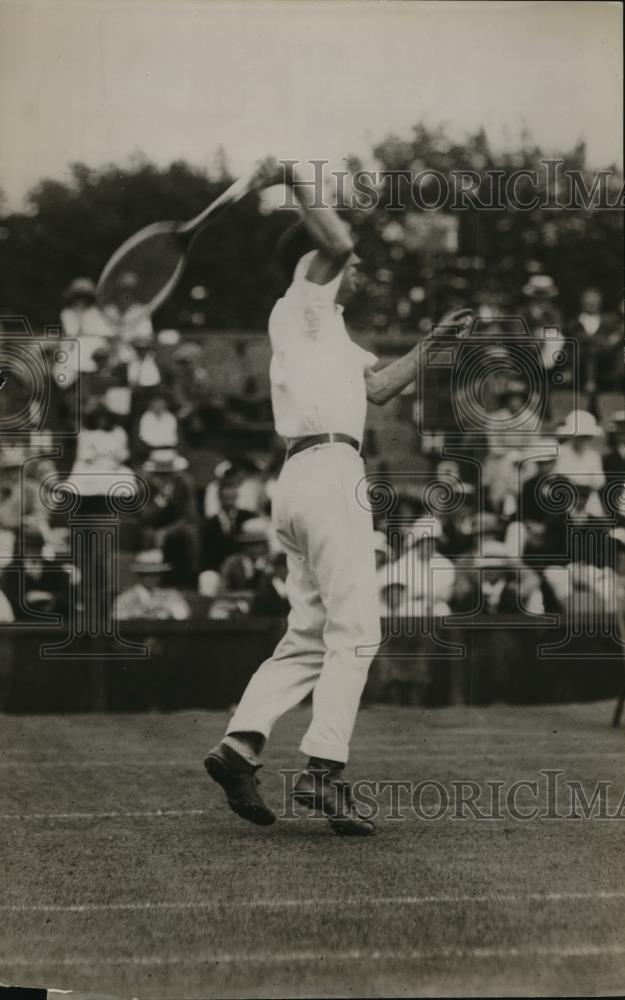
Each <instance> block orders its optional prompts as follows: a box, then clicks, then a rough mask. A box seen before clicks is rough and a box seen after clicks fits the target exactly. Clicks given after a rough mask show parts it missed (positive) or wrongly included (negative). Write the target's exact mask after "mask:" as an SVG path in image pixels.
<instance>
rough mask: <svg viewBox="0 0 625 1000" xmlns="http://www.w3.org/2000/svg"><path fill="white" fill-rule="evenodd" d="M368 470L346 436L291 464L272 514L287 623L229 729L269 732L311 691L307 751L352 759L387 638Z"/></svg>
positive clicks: (304, 744) (308, 451) (309, 451)
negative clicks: (372, 674)
mask: <svg viewBox="0 0 625 1000" xmlns="http://www.w3.org/2000/svg"><path fill="white" fill-rule="evenodd" d="M364 472H365V470H364V464H363V461H362V459H361V457H360V456H359V455H358V453H357V452H356V451H355V450H354V449H353V448H351V447H350V446H349V445H348V444H340V443H331V444H323V445H317V446H315V447H313V448H308V449H306V450H305V451H302V452H299V453H298V454H297V455H294V456H293V457H292V458H290V459H288V461H286V462H285V464H284V467H283V469H282V471H281V473H280V477H279V479H278V482H277V484H276V488H275V492H274V496H273V502H272V519H273V522H274V526H275V528H276V532H277V534H278V538H279V540H280V542H281V544H282V545H283V546H284V548H285V550H286V554H287V565H288V577H287V591H288V596H289V601H290V604H291V613H290V615H289V620H288V630H287V632H286V634H285V636H284V638H283V639H282V640H281V641H280V642H279V643H278V645H277V647H276V649H275V651H274V654H273V656H272V657H271V658H270V659H268V660H265V662H264V663H263V664H262V665H261V666H260V667H259V668H258V670H257V671H256V673H255V674H254V676H253V677H252V679H251V680H250V682H249V684H248V686H247V688H246V690H245V693H244V695H243V698H242V699H241V702H240V704H239V706H238V708H237V710H236V712H235V714H234V716H233V717H232V719H231V721H230V724H229V726H228V733H236V732H259V733H262V734H263V735H264V736H265V737H268V736H269V734H270V733H271V730H272V727H273V725H274V723H275V722H276V720H277V719H278V718H279V717H280V716H281V715H282V714H283V713H284V712H286V711H287V710H288V709H289V708H292V707H293V706H294V705H297V704H299V702H300V701H302V699H303V698H305V697H306V695H307V694H309V693H310V691H312V692H313V706H312V721H311V724H310V726H309V728H308V731H307V732H306V734H305V736H304V738H303V739H302V742H301V744H300V750H302V751H303V752H304V753H306V754H308V755H313V756H315V757H324V758H327V759H329V760H336V761H342V762H344V763H346V762H347V759H348V756H349V742H350V738H351V735H352V730H353V728H354V723H355V721H356V714H357V712H358V704H359V701H360V696H361V694H362V690H363V687H364V685H365V681H366V679H367V673H368V670H369V666H370V664H371V660H372V659H373V657H374V655H375V653H376V652H377V647H378V645H379V642H380V612H379V604H378V596H377V582H376V571H375V555H374V543H373V525H372V521H371V513H370V512H369V511H368V510H367V509H365V508H364V507H363V506H362V502H359V501H358V500H357V498H356V488H357V484H358V483H359V481H360V480H362V478H363V476H364ZM361 492H365V491H361Z"/></svg>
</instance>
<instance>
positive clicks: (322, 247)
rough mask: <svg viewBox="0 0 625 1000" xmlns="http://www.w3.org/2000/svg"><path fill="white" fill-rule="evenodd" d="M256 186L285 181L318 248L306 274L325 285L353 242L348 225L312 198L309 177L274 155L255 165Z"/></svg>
mask: <svg viewBox="0 0 625 1000" xmlns="http://www.w3.org/2000/svg"><path fill="white" fill-rule="evenodd" d="M257 174H258V181H257V184H256V187H258V188H263V187H271V186H272V185H273V184H288V185H289V187H291V188H292V189H293V193H294V194H295V197H296V199H297V201H298V203H299V205H300V207H301V209H302V214H303V216H304V223H305V225H306V228H307V229H308V231H309V233H310V235H311V236H312V239H313V242H314V243H315V245H316V247H317V248H318V253H317V254H316V255H315V257H314V258H313V259H312V261H311V263H310V267H309V268H308V272H307V274H306V278H307V280H308V281H311V282H313V284H315V285H327V284H328V282H329V281H332V279H333V278H336V276H337V274H339V272H340V271H342V270H343V268H344V267H345V265H346V264H347V261H348V260H349V258H350V256H351V254H352V253H353V251H354V244H353V242H352V238H351V236H350V233H349V229H348V227H347V226H346V225H345V223H344V222H343V221H342V219H340V218H339V216H338V215H337V214H336V212H335V211H334V209H333V208H331V207H330V206H329V205H319V204H318V203H316V202H315V199H316V192H315V190H314V188H313V190H311V184H310V181H309V180H306V181H305V180H304V179H303V178H301V177H300V176H299V173H298V170H297V168H296V167H295V166H293V165H291V163H290V162H289V163H288V164H285V163H279V162H278V161H277V160H275V159H274V158H273V157H268V158H267V159H266V160H263V161H262V162H261V163H260V164H259V165H258V168H257Z"/></svg>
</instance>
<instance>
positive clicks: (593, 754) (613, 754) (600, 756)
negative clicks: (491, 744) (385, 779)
mask: <svg viewBox="0 0 625 1000" xmlns="http://www.w3.org/2000/svg"><path fill="white" fill-rule="evenodd" d="M511 749H512V748H511ZM547 749H548V748H546V747H542V748H537V749H536V750H535V756H539V755H540V754H542V753H543V752H544V751H545V750H547ZM553 756H554V757H557V761H556V763H557V762H558V761H561V760H586V759H588V760H606V759H611V758H614V759H615V760H623V758H624V757H625V753H624V752H623V751H622V750H620V751H617V750H609V751H608V750H606V751H602V750H590V751H588V750H580V751H579V752H578V751H575V750H573V751H568V752H565V753H553ZM392 757H393V761H397V760H412V761H415V763H417V762H420V761H423V760H430V759H431V760H457V759H458V758H459V757H462V759H463V760H467V757H469V758H473V757H480V758H481V759H486V760H487V761H501V762H505V761H507V760H510V757H511V755H510V754H509V753H501V752H500V753H497V752H495V751H493V752H490V751H488V750H485V749H479V748H478V749H476V750H474V752H473V754H471V753H470V752H469V753H467V748H466V747H464V748H461V749H458V750H457V751H456V752H455V753H449V752H443V753H438V752H437V751H436V750H428V751H423V750H421V749H420V748H418V747H416V748H415V749H414V751H411V752H408V751H406V748H405V747H404V748H403V749H402V752H401V753H396V754H393V755H392ZM366 760H367V763H370V762H371V761H379V760H385V761H386V762H387V763H388V759H387V757H380V756H377V755H376V753H373V754H368V755H367V758H366ZM272 766H273V764H272ZM11 767H13V768H39V769H43V770H54V769H55V768H66V767H67V768H77V769H80V768H84V769H85V770H88V769H89V768H92V767H93V768H107V767H141V768H164V767H188V768H193V769H194V770H198V769H199V770H200V771H201V770H203V765H202V760H201V758H200V757H196V758H190V759H189V760H154V759H153V758H150V759H149V760H145V761H144V760H137V759H134V760H126V759H124V758H120V759H119V760H88V761H83V760H64V761H50V760H46V761H22V760H13V761H0V769H4V768H11Z"/></svg>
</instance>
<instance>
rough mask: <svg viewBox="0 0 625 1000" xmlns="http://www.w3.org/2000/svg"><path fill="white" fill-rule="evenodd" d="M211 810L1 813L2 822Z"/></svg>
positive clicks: (148, 816)
mask: <svg viewBox="0 0 625 1000" xmlns="http://www.w3.org/2000/svg"><path fill="white" fill-rule="evenodd" d="M210 815H212V813H211V811H210V810H209V809H154V810H146V811H145V812H137V811H133V812H67V813H0V822H1V823H9V822H12V821H17V822H21V821H26V820H31V819H87V820H88V819H170V818H173V819H178V818H180V817H182V816H210Z"/></svg>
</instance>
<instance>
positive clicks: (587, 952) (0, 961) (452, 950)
mask: <svg viewBox="0 0 625 1000" xmlns="http://www.w3.org/2000/svg"><path fill="white" fill-rule="evenodd" d="M609 956H614V957H617V956H619V957H620V956H625V944H622V945H621V944H602V945H594V944H580V945H562V946H558V945H553V946H548V945H536V946H534V945H530V946H528V947H511V948H503V947H490V948H489V947H481V948H457V947H445V948H432V949H420V948H408V949H405V950H403V951H397V950H388V951H359V950H357V949H355V950H353V951H321V950H320V951H289V952H274V953H267V952H254V953H250V952H247V953H243V954H237V953H234V954H233V953H230V952H225V953H221V954H216V955H204V956H199V955H167V956H164V957H162V956H158V955H131V956H122V955H120V956H117V957H113V956H108V957H106V958H98V957H97V956H95V955H89V956H85V955H71V956H67V957H65V958H49V959H41V958H36V959H29V958H4V957H0V965H2V966H4V965H7V966H10V967H15V966H27V967H30V968H39V967H45V968H49V967H52V966H78V965H86V966H102V965H106V966H115V965H130V966H139V967H148V968H149V967H152V966H159V967H163V966H165V967H166V966H169V965H187V966H188V965H285V964H287V965H288V964H291V963H304V962H311V963H318V962H326V963H327V962H379V961H384V960H392V961H398V962H401V961H418V962H424V961H436V960H437V959H449V958H458V959H467V958H477V959H488V958H607V957H609Z"/></svg>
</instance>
